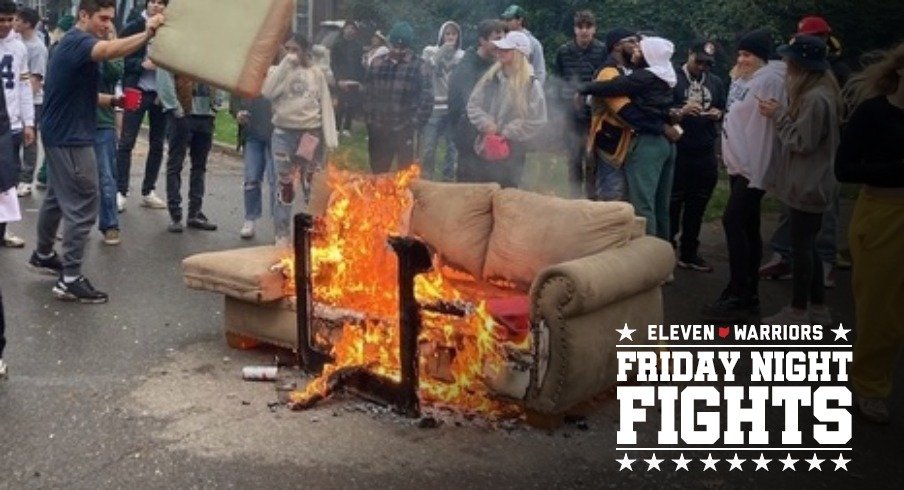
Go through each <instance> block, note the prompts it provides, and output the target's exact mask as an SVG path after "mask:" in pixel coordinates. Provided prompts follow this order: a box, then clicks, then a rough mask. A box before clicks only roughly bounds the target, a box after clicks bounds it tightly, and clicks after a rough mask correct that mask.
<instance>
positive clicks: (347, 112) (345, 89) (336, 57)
mask: <svg viewBox="0 0 904 490" xmlns="http://www.w3.org/2000/svg"><path fill="white" fill-rule="evenodd" d="M363 54H364V45H363V44H361V40H360V39H358V25H357V24H355V23H354V21H351V20H347V21H345V25H344V26H342V37H340V38H339V40H337V41H336V44H335V45H334V46H333V49H332V51H331V53H330V68H331V69H332V70H333V76H334V77H335V79H336V85H337V87H338V88H339V90H338V92H337V96H338V98H339V106H338V107H337V108H336V125H337V127H336V129H338V130H340V131H341V134H342V135H343V136H348V135H349V134H350V132H351V130H352V119H354V117H355V112H356V110H357V108H358V106H359V105H360V100H359V99H360V97H359V94H360V88H361V81H362V80H364V66H362V65H361V56H363Z"/></svg>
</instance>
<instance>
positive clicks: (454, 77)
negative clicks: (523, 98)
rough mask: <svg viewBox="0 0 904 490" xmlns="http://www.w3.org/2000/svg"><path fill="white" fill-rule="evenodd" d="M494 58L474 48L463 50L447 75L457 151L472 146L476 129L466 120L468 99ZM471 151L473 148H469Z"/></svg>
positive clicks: (451, 121)
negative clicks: (483, 56)
mask: <svg viewBox="0 0 904 490" xmlns="http://www.w3.org/2000/svg"><path fill="white" fill-rule="evenodd" d="M494 62H495V60H493V59H489V60H485V59H483V58H481V57H480V56H479V55H478V54H477V49H476V48H470V49H468V50H467V51H465V55H464V57H462V59H461V61H460V62H459V63H458V65H457V66H456V67H455V69H453V70H452V73H451V74H450V75H449V115H448V116H447V117H448V118H449V121H450V123H451V124H452V127H453V128H454V131H455V135H454V141H455V145H456V146H457V147H458V149H459V151H462V150H466V149H468V148H472V146H473V144H474V139H475V138H476V137H477V130H476V129H475V128H474V127H473V126H472V125H471V122H470V121H469V120H468V114H467V112H468V111H467V108H468V99H470V98H471V92H473V91H474V86H475V85H477V81H478V80H480V77H482V76H483V74H484V73H486V72H487V70H489V69H490V67H491V66H493V63H494ZM471 151H473V150H471Z"/></svg>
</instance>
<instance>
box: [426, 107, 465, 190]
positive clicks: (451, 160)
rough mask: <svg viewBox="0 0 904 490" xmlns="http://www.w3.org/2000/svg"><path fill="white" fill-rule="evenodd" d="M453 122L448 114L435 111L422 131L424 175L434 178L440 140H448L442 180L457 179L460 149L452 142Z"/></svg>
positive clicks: (427, 177) (450, 180)
mask: <svg viewBox="0 0 904 490" xmlns="http://www.w3.org/2000/svg"><path fill="white" fill-rule="evenodd" d="M452 129H453V127H452V124H451V121H450V119H449V115H448V114H437V113H436V112H435V111H434V113H433V114H432V115H431V116H430V120H429V121H427V125H426V126H424V129H423V131H422V132H421V170H422V177H424V178H426V179H432V178H433V176H434V173H435V172H434V167H435V165H436V149H437V147H438V146H439V140H440V139H442V140H443V141H445V142H446V158H445V162H444V163H443V170H442V172H443V173H442V180H444V181H446V182H452V181H453V180H454V179H455V164H456V163H457V161H458V149H457V148H456V147H455V145H454V144H453V142H452Z"/></svg>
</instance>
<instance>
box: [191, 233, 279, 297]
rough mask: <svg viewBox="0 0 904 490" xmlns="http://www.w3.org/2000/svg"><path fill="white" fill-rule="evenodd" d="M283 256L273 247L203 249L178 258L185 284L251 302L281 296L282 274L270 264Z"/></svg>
mask: <svg viewBox="0 0 904 490" xmlns="http://www.w3.org/2000/svg"><path fill="white" fill-rule="evenodd" d="M285 256H286V249H284V248H280V247H274V246H269V245H268V246H263V247H250V248H237V249H233V250H222V251H219V252H206V253H200V254H196V255H192V256H191V257H188V258H186V259H185V260H183V261H182V275H183V277H184V278H185V284H186V285H187V286H188V287H190V288H193V289H202V290H206V291H214V292H217V293H223V294H225V295H227V296H231V297H233V298H238V299H242V300H245V301H251V302H259V303H260V302H265V301H273V300H276V299H280V298H282V297H283V283H284V278H283V275H282V274H281V273H280V272H278V271H274V270H271V267H272V266H273V265H275V264H276V263H277V262H279V261H280V259H282V258H283V257H285Z"/></svg>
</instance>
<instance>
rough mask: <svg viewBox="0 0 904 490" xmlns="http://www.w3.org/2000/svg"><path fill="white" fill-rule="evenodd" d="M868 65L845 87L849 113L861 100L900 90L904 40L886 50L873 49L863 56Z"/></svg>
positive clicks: (903, 65) (903, 60)
mask: <svg viewBox="0 0 904 490" xmlns="http://www.w3.org/2000/svg"><path fill="white" fill-rule="evenodd" d="M861 60H862V61H863V64H864V65H865V66H866V67H865V68H864V69H863V71H861V72H859V73H857V74H855V75H854V76H852V77H851V79H850V80H849V81H848V83H847V85H845V87H844V101H845V105H846V108H847V112H848V114H851V113H852V112H853V110H854V108H855V107H857V106H858V105H860V103H861V102H863V101H864V100H867V99H871V98H873V97H877V96H879V95H891V94H893V93H895V92H896V91H897V90H898V85H899V84H900V83H901V76H900V75H898V70H900V69H901V68H902V67H904V42H901V43H899V44H898V45H897V46H895V47H893V48H890V49H887V50H885V51H873V52H870V53H867V54H865V55H863V57H862V58H861Z"/></svg>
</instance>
